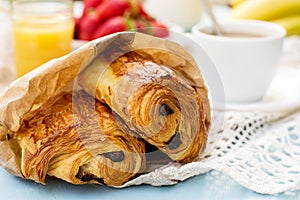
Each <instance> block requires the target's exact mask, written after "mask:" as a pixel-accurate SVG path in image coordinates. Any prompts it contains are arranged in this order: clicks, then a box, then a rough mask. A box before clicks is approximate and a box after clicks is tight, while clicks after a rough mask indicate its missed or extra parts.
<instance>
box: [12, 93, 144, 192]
mask: <svg viewBox="0 0 300 200" xmlns="http://www.w3.org/2000/svg"><path fill="white" fill-rule="evenodd" d="M115 120H116V119H115V118H114V117H113V115H112V113H111V110H110V109H109V108H108V107H107V106H106V105H104V104H102V103H100V102H99V101H97V100H95V99H94V98H93V97H91V96H90V95H88V94H87V93H85V92H84V91H79V92H75V93H74V94H73V95H72V93H62V94H60V95H59V96H56V97H53V98H52V99H51V100H50V101H48V102H47V103H46V104H45V105H43V106H41V107H40V108H38V109H37V110H35V111H32V112H30V113H28V114H27V115H26V116H25V117H24V119H23V122H22V124H21V127H20V129H19V131H18V132H11V133H10V134H9V137H10V138H9V141H10V145H11V147H12V148H13V149H14V151H15V154H16V155H19V162H20V166H21V173H22V175H23V177H24V178H26V179H31V180H34V181H36V182H39V183H44V181H45V177H46V175H50V176H54V177H58V178H60V179H63V180H65V181H68V182H70V183H73V184H87V183H100V184H106V185H110V186H119V185H122V184H124V183H125V182H127V181H128V180H130V179H132V178H133V177H135V176H136V174H138V173H140V172H142V171H144V169H145V164H146V163H145V154H144V153H145V145H144V143H143V142H142V141H140V140H139V139H137V138H136V137H133V136H132V135H130V134H126V133H124V132H123V131H122V130H121V129H120V128H119V127H118V126H117V124H116V121H115Z"/></svg>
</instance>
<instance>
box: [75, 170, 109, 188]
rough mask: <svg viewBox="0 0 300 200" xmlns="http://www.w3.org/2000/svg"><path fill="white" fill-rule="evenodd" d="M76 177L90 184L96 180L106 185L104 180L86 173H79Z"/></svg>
mask: <svg viewBox="0 0 300 200" xmlns="http://www.w3.org/2000/svg"><path fill="white" fill-rule="evenodd" d="M75 177H76V178H78V179H80V180H81V181H82V182H90V181H93V180H95V181H97V182H98V183H100V184H103V185H105V183H104V181H103V178H98V177H96V176H95V175H93V174H85V173H84V172H81V171H79V172H78V173H77V174H76V176H75Z"/></svg>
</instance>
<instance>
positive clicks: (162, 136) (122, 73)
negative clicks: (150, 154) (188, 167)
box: [78, 51, 210, 163]
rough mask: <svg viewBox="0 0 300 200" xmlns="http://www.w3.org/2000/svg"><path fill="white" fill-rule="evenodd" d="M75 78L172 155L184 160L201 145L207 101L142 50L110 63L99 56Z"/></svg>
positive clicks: (202, 148)
mask: <svg viewBox="0 0 300 200" xmlns="http://www.w3.org/2000/svg"><path fill="white" fill-rule="evenodd" d="M78 82H79V84H80V85H81V86H82V88H83V89H84V90H86V91H87V92H88V93H89V94H91V95H94V96H95V98H96V99H98V100H99V101H101V102H104V103H106V104H107V105H108V106H109V107H110V108H111V109H112V110H113V112H115V113H116V114H117V115H119V116H120V117H121V118H122V119H123V121H124V123H125V124H126V126H127V127H128V128H129V129H130V130H132V131H133V132H135V133H136V134H137V135H138V136H140V137H142V138H143V139H145V140H146V141H147V142H148V143H150V144H151V145H154V146H155V147H157V148H158V149H159V150H161V151H162V152H164V153H165V154H167V155H168V156H169V157H170V158H171V159H172V160H174V161H177V162H183V163H188V162H191V161H193V160H194V159H195V158H196V157H197V156H198V155H199V153H201V152H202V151H203V150H204V147H205V145H206V141H207V129H208V126H209V123H210V122H209V120H207V121H206V117H207V116H206V115H205V111H204V107H209V106H207V105H204V102H203V101H202V99H201V98H200V97H199V95H198V93H197V92H196V89H195V88H193V87H192V86H191V85H190V84H188V82H187V81H186V80H185V79H184V78H183V77H182V76H181V75H180V74H176V73H175V72H174V71H173V70H171V69H170V68H169V67H167V66H164V65H163V64H162V63H157V62H155V61H154V60H153V59H152V58H151V57H149V56H148V55H147V54H144V53H141V52H138V51H131V52H129V53H126V54H124V55H122V56H120V57H118V58H117V59H116V60H114V61H113V62H112V63H109V59H108V58H107V57H106V56H105V55H104V56H102V57H101V56H100V57H98V58H97V59H95V60H94V62H93V63H92V64H91V65H90V66H88V67H87V68H86V69H85V70H84V71H83V73H81V75H80V77H79V79H78ZM203 87H204V86H203ZM207 103H208V102H205V104H207ZM206 122H207V123H206ZM127 127H126V128H127Z"/></svg>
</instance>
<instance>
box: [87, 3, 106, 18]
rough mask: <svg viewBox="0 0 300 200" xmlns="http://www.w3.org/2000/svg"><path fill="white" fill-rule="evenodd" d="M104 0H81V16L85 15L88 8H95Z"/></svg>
mask: <svg viewBox="0 0 300 200" xmlns="http://www.w3.org/2000/svg"><path fill="white" fill-rule="evenodd" d="M103 1H104V0H83V16H85V15H86V14H87V13H88V12H89V11H90V9H93V8H96V7H97V6H98V5H100V4H101V3H102V2H103Z"/></svg>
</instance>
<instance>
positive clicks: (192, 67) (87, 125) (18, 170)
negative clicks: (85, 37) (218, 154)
mask: <svg viewBox="0 0 300 200" xmlns="http://www.w3.org/2000/svg"><path fill="white" fill-rule="evenodd" d="M144 38H145V40H144ZM154 40H155V41H156V39H154V38H148V36H144V35H140V34H137V35H135V34H133V33H131V34H124V35H122V34H120V35H115V36H112V37H111V38H109V37H108V39H104V40H103V41H104V42H103V43H101V42H99V44H98V43H97V45H96V46H92V45H93V43H90V46H87V47H88V48H90V49H88V48H86V49H84V48H83V49H82V50H86V51H88V55H92V57H93V58H92V59H90V60H89V59H88V62H87V63H85V61H84V59H83V58H84V56H83V55H82V56H81V57H80V56H76V54H72V56H70V57H67V58H69V60H68V59H66V60H64V61H63V62H59V65H58V64H57V65H56V66H54V67H53V69H52V68H49V69H48V70H49V71H47V72H45V74H44V72H43V71H38V72H40V73H41V74H40V75H41V76H40V77H47V78H48V76H49V75H50V76H51V77H53V79H54V81H56V84H54V83H52V82H51V84H50V83H49V86H46V85H45V84H47V83H44V84H43V85H42V86H41V85H40V84H39V83H41V82H40V80H36V79H38V78H36V77H35V81H31V82H29V83H28V88H30V87H29V86H32V84H36V85H34V87H31V89H32V88H39V87H42V88H43V90H41V91H47V92H45V93H46V94H45V95H43V94H40V93H38V92H39V91H37V92H34V91H33V90H31V93H34V95H35V97H36V98H35V99H32V98H28V97H29V95H30V94H26V95H24V96H23V97H22V98H24V99H26V100H27V101H26V102H28V99H29V100H30V102H31V103H30V104H29V103H28V104H26V109H24V110H23V111H22V113H21V112H17V111H16V112H15V113H13V114H11V115H10V112H7V111H6V110H4V111H3V112H0V114H1V113H2V114H5V115H3V116H2V117H1V116H0V118H1V119H4V120H3V121H1V122H4V123H6V126H5V127H6V129H5V130H0V133H1V135H0V136H1V137H0V145H1V146H0V147H1V150H2V151H1V157H3V159H1V160H0V161H1V162H0V164H1V166H3V167H4V168H5V169H6V170H7V171H9V172H11V173H12V174H14V175H16V176H20V177H23V178H25V179H30V180H33V181H35V182H38V183H42V184H44V183H45V179H46V177H47V176H52V177H57V178H59V179H62V180H64V181H67V182H69V183H72V184H105V185H108V186H123V185H124V184H125V183H127V182H128V181H130V180H133V179H134V178H135V177H137V176H139V175H141V174H144V173H148V172H149V169H153V168H152V167H151V165H152V163H155V164H157V163H158V162H160V160H159V159H158V160H155V158H153V157H151V156H149V155H152V153H153V151H156V152H159V155H163V156H165V157H163V159H165V158H167V159H166V160H167V162H178V163H183V164H185V163H189V162H192V161H195V160H196V159H197V157H198V156H199V154H201V153H202V152H203V151H204V149H205V146H206V142H207V137H208V129H209V127H210V120H211V119H210V105H209V101H208V90H207V88H206V86H205V84H204V81H203V79H202V76H201V74H200V72H199V69H198V68H197V66H196V64H195V62H194V61H193V59H192V57H191V56H190V55H189V54H187V53H186V52H185V51H184V49H183V48H182V47H180V46H176V45H175V44H169V43H168V44H169V45H170V47H178V49H176V51H173V53H172V52H171V53H170V51H167V50H168V48H169V47H168V48H167V46H168V45H166V44H167V43H166V41H162V40H159V42H162V46H161V48H156V49H155V48H140V49H138V48H137V49H135V48H134V47H135V46H143V45H147V46H148V43H147V42H146V41H152V42H154ZM101 41H102V40H101ZM135 41H139V42H137V43H138V44H137V43H135ZM156 42H158V41H156ZM164 42H165V43H164ZM127 43H128V44H127ZM100 44H101V45H100ZM159 45H160V43H155V45H154V46H155V47H156V46H159ZM124 46H125V47H126V48H125V49H122V48H123V47H124ZM163 47H166V48H165V49H162V48H163ZM119 48H120V49H121V51H120V52H118V51H119V50H120V49H119ZM123 50H124V51H123ZM94 52H96V53H95V54H94ZM99 52H100V53H99ZM116 52H118V53H116ZM174 52H176V53H178V54H176V55H175V53H174ZM75 53H76V52H75ZM77 53H78V55H81V54H80V53H81V52H80V51H78V52H77ZM84 55H85V54H84ZM70 58H72V60H71V59H70ZM89 58H91V57H89ZM76 59H78V62H75V61H74V60H76ZM52 64H53V65H54V64H55V62H53V63H52ZM49 65H51V63H50V64H49ZM78 65H83V66H84V67H83V69H82V70H81V69H80V66H78ZM71 66H72V67H71ZM74 68H75V69H74ZM39 70H42V69H39ZM72 70H73V71H72ZM61 72H64V73H61ZM69 72H70V73H69ZM77 72H78V73H77ZM52 73H53V74H55V75H53V74H52ZM62 74H64V75H62ZM33 75H34V74H30V76H28V77H29V78H32V77H34V76H33ZM31 76H32V77H31ZM28 77H27V78H28ZM37 77H39V76H37ZM41 79H42V78H41ZM48 79H50V78H48ZM48 79H47V80H48ZM23 80H25V79H23ZM58 80H59V81H58ZM21 81H22V80H21ZM21 81H20V82H21ZM17 83H18V82H17ZM18 84H19V85H20V83H18ZM70 85H72V86H71V90H70V87H69V86H70ZM58 88H59V89H58ZM45 96H47V98H45ZM15 99H16V98H15V96H13V100H15ZM8 100H9V101H10V100H11V98H9V99H7V101H8ZM35 102H36V104H35ZM0 103H1V102H0ZM7 105H8V106H10V111H12V105H13V104H9V103H8V104H7ZM18 105H19V104H18ZM19 113H21V114H19ZM16 116H17V117H16ZM11 119H13V120H11ZM1 122H0V125H1ZM6 149H8V150H9V151H6ZM2 160H3V161H2ZM166 160H163V161H162V162H161V163H162V164H163V165H164V164H165V163H166V162H165V161H166ZM160 166H161V165H160ZM150 171H151V170H150Z"/></svg>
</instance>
